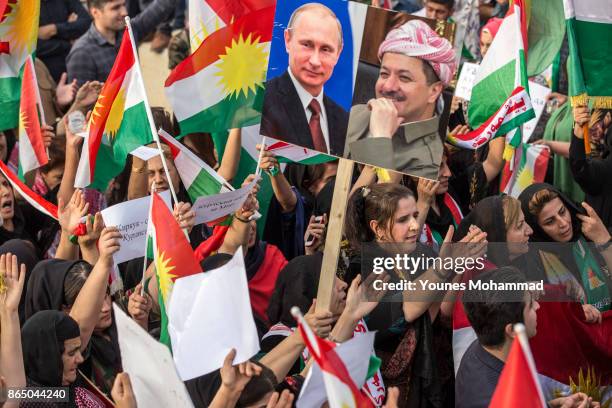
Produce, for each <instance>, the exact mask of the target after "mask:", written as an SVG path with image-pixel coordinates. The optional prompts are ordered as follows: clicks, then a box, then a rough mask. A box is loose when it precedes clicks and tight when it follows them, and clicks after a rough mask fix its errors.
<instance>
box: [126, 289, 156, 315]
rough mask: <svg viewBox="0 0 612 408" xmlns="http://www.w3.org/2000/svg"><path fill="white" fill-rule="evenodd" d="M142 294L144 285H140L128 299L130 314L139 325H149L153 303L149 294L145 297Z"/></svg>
mask: <svg viewBox="0 0 612 408" xmlns="http://www.w3.org/2000/svg"><path fill="white" fill-rule="evenodd" d="M141 292H142V283H139V284H138V285H137V286H136V287H135V288H134V292H133V293H132V294H131V295H130V297H129V299H128V313H129V314H130V316H132V319H134V320H136V321H137V322H138V323H147V322H148V320H149V313H150V312H151V306H152V305H153V301H152V300H151V297H150V296H149V295H148V294H146V293H145V294H144V296H142V295H141V294H140V293H141ZM141 325H142V324H141Z"/></svg>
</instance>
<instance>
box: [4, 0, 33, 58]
mask: <svg viewBox="0 0 612 408" xmlns="http://www.w3.org/2000/svg"><path fill="white" fill-rule="evenodd" d="M39 10H40V0H19V1H18V2H17V4H16V5H14V6H13V8H12V9H11V10H10V12H9V13H8V15H7V16H6V19H7V20H6V21H4V22H3V24H6V25H7V26H8V30H7V32H6V35H5V37H4V38H3V40H4V41H7V40H8V42H9V44H10V49H11V54H14V55H22V56H25V55H27V54H31V53H32V52H33V51H34V48H35V46H36V40H37V37H38V15H39Z"/></svg>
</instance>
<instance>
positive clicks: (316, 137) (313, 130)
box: [308, 98, 327, 153]
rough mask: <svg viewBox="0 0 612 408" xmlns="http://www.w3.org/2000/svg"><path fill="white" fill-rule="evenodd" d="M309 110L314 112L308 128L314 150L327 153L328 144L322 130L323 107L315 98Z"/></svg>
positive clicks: (309, 105)
mask: <svg viewBox="0 0 612 408" xmlns="http://www.w3.org/2000/svg"><path fill="white" fill-rule="evenodd" d="M308 109H310V111H311V112H312V116H311V117H310V122H308V126H309V127H310V135H311V136H312V143H313V145H314V148H315V150H318V151H320V152H323V153H327V144H326V143H325V138H324V137H323V131H322V130H321V105H319V101H317V100H316V99H314V98H313V100H312V101H310V103H309V104H308Z"/></svg>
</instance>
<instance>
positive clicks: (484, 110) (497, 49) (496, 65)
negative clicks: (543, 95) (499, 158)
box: [468, 0, 535, 136]
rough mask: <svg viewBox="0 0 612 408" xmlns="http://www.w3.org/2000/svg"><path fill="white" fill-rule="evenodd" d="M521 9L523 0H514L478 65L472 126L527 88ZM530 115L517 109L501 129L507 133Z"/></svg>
mask: <svg viewBox="0 0 612 408" xmlns="http://www.w3.org/2000/svg"><path fill="white" fill-rule="evenodd" d="M524 11H525V5H524V2H523V0H515V1H514V3H513V6H512V7H510V9H509V11H508V14H506V17H505V18H504V21H503V22H502V24H501V26H500V27H499V31H498V32H497V35H496V36H495V38H494V39H493V43H492V44H491V47H490V48H489V51H488V52H487V55H486V56H485V58H484V59H483V61H482V63H481V64H480V67H479V69H478V72H477V74H476V79H475V81H474V87H473V88H472V97H471V102H470V107H469V111H468V116H469V123H470V126H471V127H472V128H479V127H480V126H481V125H482V124H483V123H486V122H487V121H489V120H491V118H492V117H494V116H495V114H496V113H497V112H499V110H500V106H503V105H504V103H505V102H506V101H507V100H508V98H509V97H510V96H511V95H513V94H514V93H515V92H517V88H519V87H522V88H523V89H525V90H527V92H528V91H529V86H528V82H527V63H526V61H527V53H526V51H527V21H526V16H525V12H524ZM529 106H531V104H529ZM534 117H535V112H534V110H533V108H531V109H524V110H522V111H520V113H519V112H517V115H516V116H515V117H513V118H512V120H511V121H509V122H507V123H506V124H505V126H504V127H503V129H502V130H503V131H504V132H508V131H510V130H511V126H514V127H518V126H520V125H521V124H523V123H525V122H527V121H529V120H531V119H533V118H534ZM496 120H497V121H499V120H500V119H499V118H498V119H496ZM501 123H502V122H500V125H501ZM497 133H498V135H499V136H501V135H503V134H505V133H502V132H501V131H499V130H498V132H497Z"/></svg>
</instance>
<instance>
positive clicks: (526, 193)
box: [518, 183, 584, 242]
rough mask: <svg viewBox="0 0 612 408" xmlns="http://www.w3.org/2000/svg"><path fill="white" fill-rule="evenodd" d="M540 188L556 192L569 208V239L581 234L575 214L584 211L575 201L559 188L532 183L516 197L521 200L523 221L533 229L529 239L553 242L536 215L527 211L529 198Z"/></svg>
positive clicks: (546, 184)
mask: <svg viewBox="0 0 612 408" xmlns="http://www.w3.org/2000/svg"><path fill="white" fill-rule="evenodd" d="M542 190H550V191H552V192H554V193H556V194H557V195H558V196H559V198H560V199H561V201H563V204H565V206H566V207H567V209H568V210H569V212H570V214H571V216H572V232H573V236H572V239H571V240H572V241H576V240H577V239H578V238H579V237H580V236H581V232H580V220H578V217H576V214H578V213H583V212H584V211H582V210H581V209H580V208H579V207H578V206H577V205H576V203H574V202H573V201H572V200H571V199H570V198H568V197H567V196H566V195H565V194H563V193H562V192H561V191H559V189H557V188H556V187H554V186H552V185H550V184H548V183H536V184H532V185H530V186H529V187H527V188H526V189H525V190H523V192H522V193H521V195H519V197H518V199H519V201H520V202H521V208H522V209H523V214H524V215H525V222H527V224H529V226H530V227H531V229H532V230H533V235H531V241H533V242H553V240H552V239H551V238H550V236H548V234H547V233H546V232H544V230H543V229H542V228H541V227H540V225H539V224H538V217H537V216H536V215H533V214H531V213H530V212H529V202H530V201H531V199H532V198H533V196H534V195H535V194H536V193H537V192H539V191H542Z"/></svg>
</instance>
